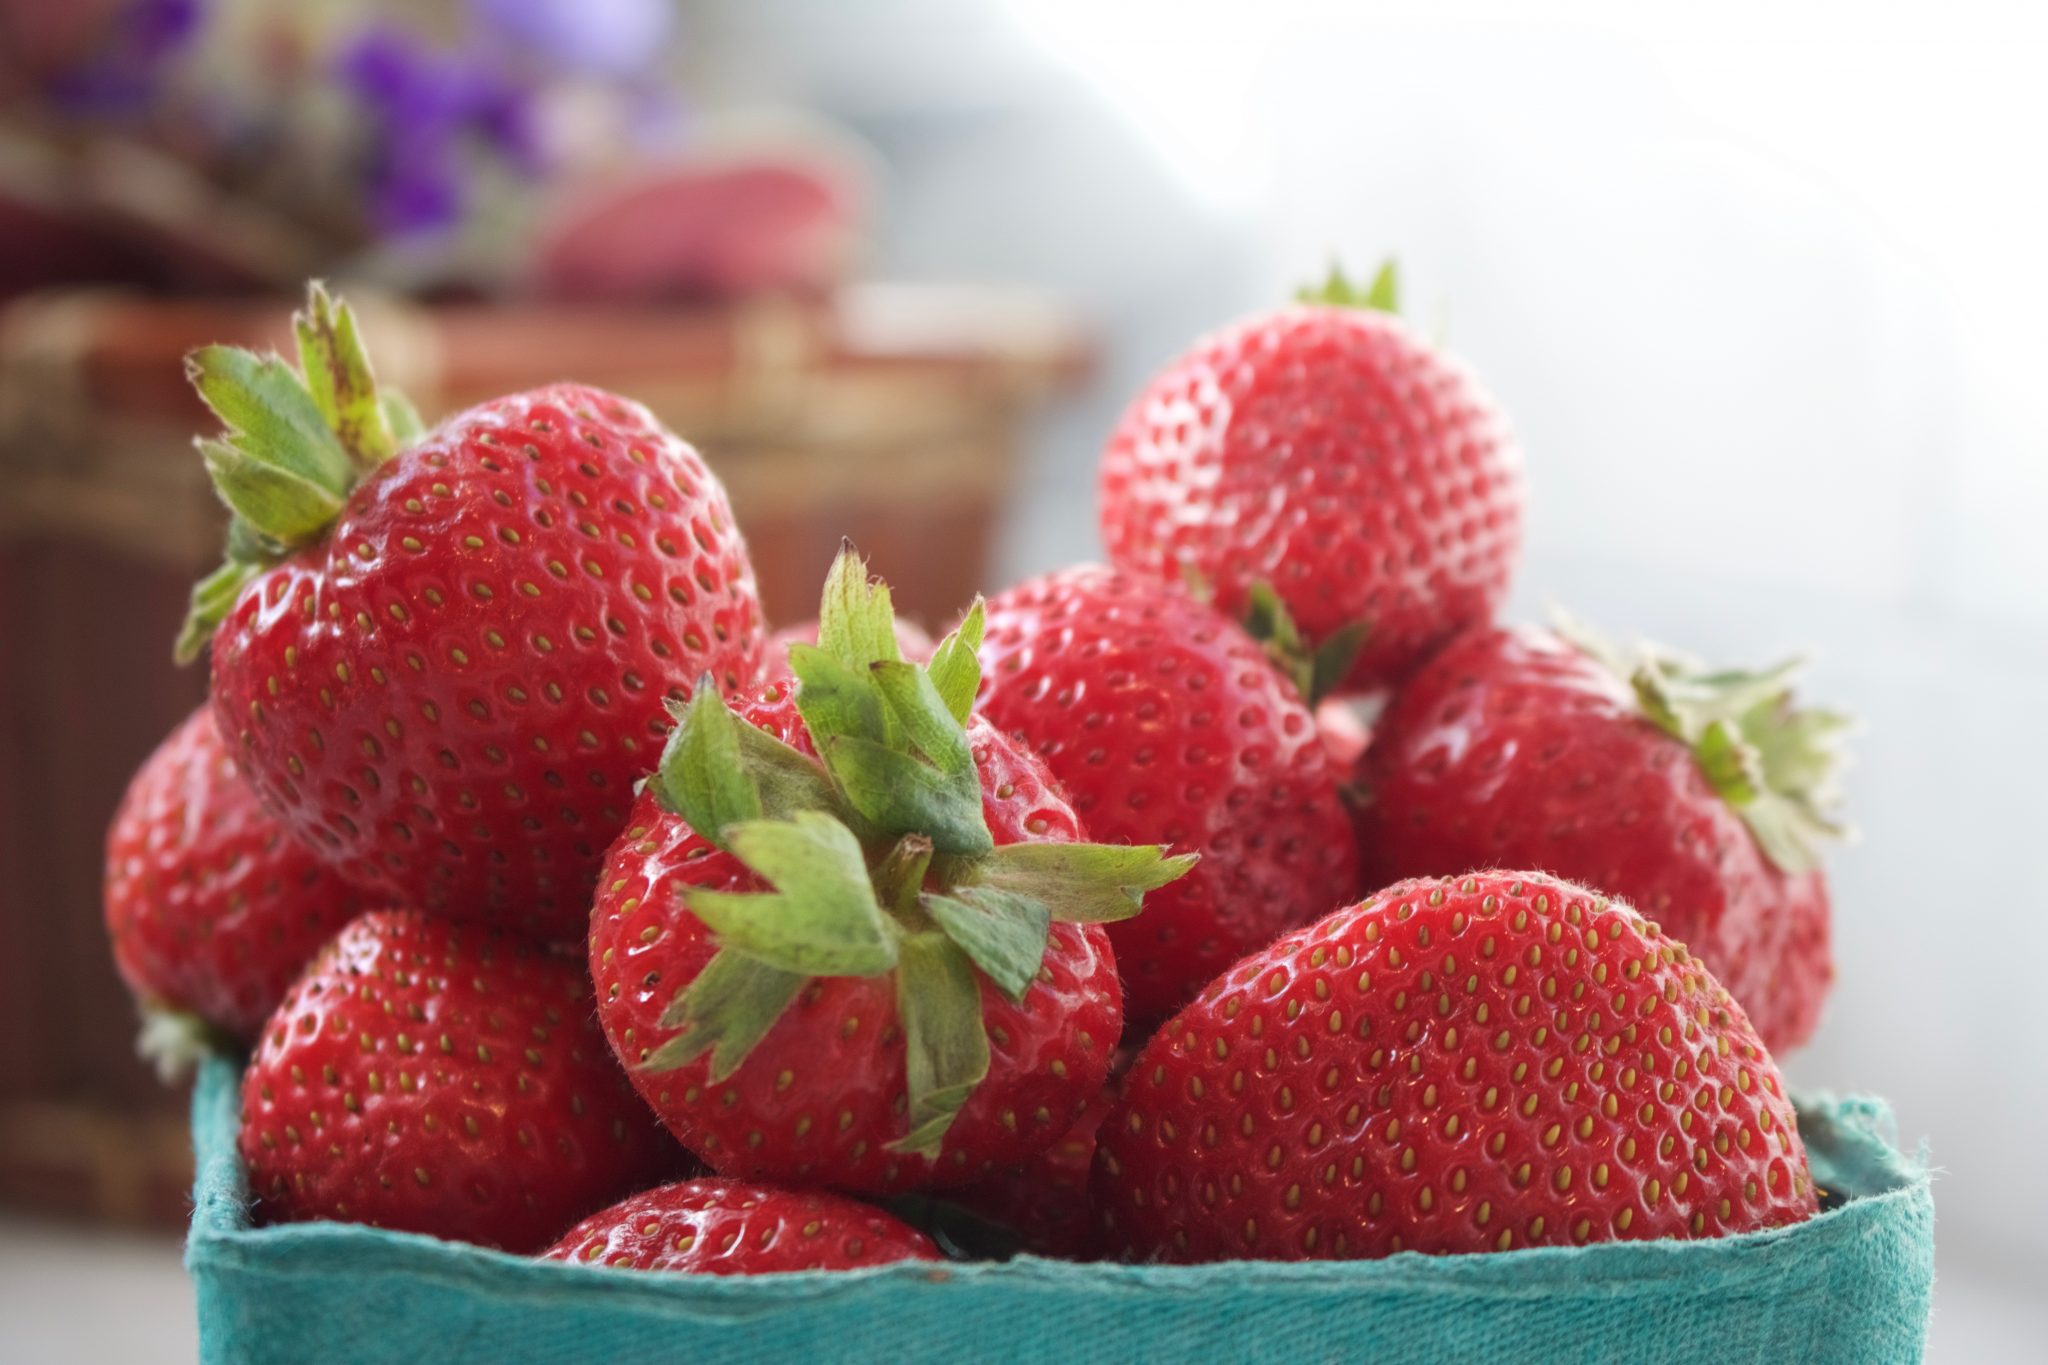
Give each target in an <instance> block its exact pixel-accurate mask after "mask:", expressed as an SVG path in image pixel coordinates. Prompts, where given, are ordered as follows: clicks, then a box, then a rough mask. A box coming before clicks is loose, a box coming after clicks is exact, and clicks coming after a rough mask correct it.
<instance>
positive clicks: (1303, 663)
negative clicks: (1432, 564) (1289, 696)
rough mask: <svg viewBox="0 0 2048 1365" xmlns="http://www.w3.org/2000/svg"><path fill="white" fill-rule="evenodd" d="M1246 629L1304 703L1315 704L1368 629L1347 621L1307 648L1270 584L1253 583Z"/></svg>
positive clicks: (1332, 687) (1338, 681) (1340, 678)
mask: <svg viewBox="0 0 2048 1365" xmlns="http://www.w3.org/2000/svg"><path fill="white" fill-rule="evenodd" d="M1243 624H1244V629H1245V633H1246V634H1247V635H1249V636H1251V637H1252V639H1254V640H1255V641H1257V642H1258V644H1259V647H1260V648H1261V649H1263V650H1265V652H1266V657H1267V658H1268V659H1269V660H1271V661H1272V664H1273V667H1275V668H1277V669H1278V670H1280V673H1281V674H1282V676H1284V677H1285V678H1286V679H1287V680H1288V681H1289V682H1291V683H1293V684H1294V690H1295V691H1296V692H1298V693H1300V694H1301V698H1302V700H1303V701H1305V702H1307V703H1308V704H1309V705H1310V706H1314V705H1315V704H1316V703H1317V702H1319V701H1321V700H1322V699H1323V698H1325V697H1327V696H1329V695H1330V694H1331V693H1332V692H1335V691H1336V690H1337V689H1338V688H1339V687H1341V686H1342V685H1343V683H1344V678H1345V675H1346V674H1348V673H1349V672H1350V671H1351V665H1352V664H1353V662H1355V661H1356V660H1357V658H1358V655H1359V651H1361V650H1363V649H1364V648H1365V641H1366V637H1367V636H1368V635H1370V634H1371V633H1372V628H1371V626H1370V625H1369V624H1368V623H1367V622H1364V621H1352V622H1349V623H1347V624H1345V625H1343V626H1340V627H1338V628H1337V629H1336V630H1333V631H1331V632H1330V633H1329V634H1328V635H1327V636H1325V637H1323V639H1322V640H1321V641H1319V642H1318V643H1316V644H1315V645H1313V646H1311V645H1310V643H1309V641H1308V638H1307V637H1306V636H1304V635H1303V634H1302V633H1301V629H1300V627H1298V626H1297V625H1295V623H1294V616H1293V613H1291V612H1289V611H1288V610H1287V604H1286V603H1285V602H1283V601H1281V600H1280V594H1279V593H1277V592H1275V591H1274V590H1273V585H1272V584H1270V583H1264V582H1260V583H1254V584H1252V585H1251V588H1250V589H1249V590H1248V592H1247V593H1246V606H1245V614H1244V622H1243Z"/></svg>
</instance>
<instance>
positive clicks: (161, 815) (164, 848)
mask: <svg viewBox="0 0 2048 1365" xmlns="http://www.w3.org/2000/svg"><path fill="white" fill-rule="evenodd" d="M105 886H106V898H105V899H106V916H107V933H108V935H109V936H110V937H111V938H112V939H113V943H114V965H115V966H116V967H117V968H118V969H119V970H120V973H121V979H122V980H123V981H124V982H126V983H127V985H128V989H129V990H130V991H131V992H132V993H133V994H134V996H135V999H136V1001H137V1003H138V1004H139V1005H140V1006H141V1007H142V1011H143V1019H144V1024H143V1032H142V1041H141V1046H142V1050H143V1052H144V1053H145V1055H148V1056H151V1057H153V1058H154V1059H155V1060H156V1061H157V1062H158V1063H159V1066H160V1067H161V1068H162V1069H163V1070H164V1071H165V1072H166V1073H167V1074H175V1073H176V1072H177V1071H178V1070H180V1069H182V1068H183V1066H184V1065H185V1064H187V1063H188V1062H189V1061H190V1060H191V1059H192V1057H193V1055H194V1054H195V1053H196V1051H198V1050H199V1049H201V1048H203V1047H204V1046H205V1044H206V1042H207V1041H208V1039H209V1036H210V1035H213V1034H216V1033H219V1034H225V1035H226V1036H227V1037H228V1038H231V1039H234V1040H238V1041H241V1042H247V1041H249V1040H251V1039H253V1038H255V1036H256V1034H257V1032H258V1030H260V1029H261V1028H262V1027H263V1021H264V1020H266V1019H268V1018H269V1017H270V1012H271V1011H272V1010H274V1009H276V1008H277V1002H278V1001H280V1000H282V999H283V998H284V993H285V990H286V989H287V988H288V987H289V986H290V985H291V984H292V980H293V978H295V977H296V976H298V974H299V970H300V968H302V967H304V966H305V965H306V961H307V959H308V958H310V957H312V956H313V954H314V953H315V952H317V951H319V948H320V945H321V944H323V943H325V942H326V941H327V940H328V939H330V938H332V937H333V936H334V934H335V932H336V931H337V930H339V929H340V928H341V926H342V925H344V924H346V923H348V921H349V920H350V919H352V918H354V917H355V915H356V912H357V911H359V910H360V909H362V902H363V897H362V894H361V893H360V892H358V891H356V890H355V889H354V888H352V887H350V886H349V885H348V884H347V883H345V882H343V881H342V880H341V879H340V878H339V877H336V876H335V875H334V874H333V873H332V872H330V871H328V870H327V869H326V868H325V867H324V866H323V865H322V864H321V862H320V860H319V859H317V858H315V857H314V856H313V855H312V854H311V853H309V852H308V851H307V850H305V849H303V848H301V847H300V846H299V845H297V844H295V843H293V842H292V841H291V840H290V839H289V838H287V837H286V836H285V833H284V831H283V830H282V829H280V828H279V827H278V824H277V822H276V821H275V820H273V819H271V818H270V817H269V816H268V815H266V814H264V812H263V809H262V807H260V806H258V805H257V804H256V796H255V793H253V792H251V791H250V790H249V787H248V784H247V783H245V782H243V781H242V779H241V777H240V775H239V774H237V773H236V771H235V760H234V759H233V758H232V757H231V756H230V755H229V754H228V753H227V751H226V750H225V749H223V748H222V747H221V742H220V736H219V733H218V732H217V731H216V730H215V729H214V724H213V713H212V711H210V710H208V709H207V708H206V707H204V706H202V707H200V708H199V709H198V710H197V711H195V712H193V713H192V714H191V715H190V716H188V717H187V718H186V719H185V720H184V721H183V722H182V723H181V724H180V725H179V726H178V728H177V729H175V730H173V731H171V733H170V735H169V736H168V737H167V738H166V739H165V740H164V742H163V743H162V744H161V745H159V746H158V747H157V750H156V752H155V753H153V754H151V755H150V756H149V758H148V760H147V761H145V762H144V763H143V765H142V767H141V768H140V769H138V770H137V772H136V774H135V778H134V780H133V781H132V782H130V783H129V784H128V793H127V795H125V796H123V797H122V798H121V805H120V808H119V809H118V810H116V811H115V812H114V821H113V824H112V826H111V827H110V828H109V829H108V830H107V863H106V884H105Z"/></svg>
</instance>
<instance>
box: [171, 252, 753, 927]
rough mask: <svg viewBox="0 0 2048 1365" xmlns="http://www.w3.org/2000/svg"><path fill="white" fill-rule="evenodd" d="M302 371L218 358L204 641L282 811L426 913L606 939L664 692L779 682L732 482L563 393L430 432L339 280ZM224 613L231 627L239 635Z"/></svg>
mask: <svg viewBox="0 0 2048 1365" xmlns="http://www.w3.org/2000/svg"><path fill="white" fill-rule="evenodd" d="M298 326H299V351H300V363H301V365H302V367H303V368H304V371H305V373H304V376H303V377H301V376H300V375H299V374H296V373H294V372H293V371H292V370H291V369H290V368H288V367H287V366H286V365H285V364H284V362H283V361H281V360H279V359H277V358H276V357H270V358H259V357H257V356H254V355H251V354H249V353H248V352H245V351H237V350H234V349H232V348H228V347H221V346H211V347H206V348H203V349H201V350H199V351H196V352H194V353H193V355H192V357H191V360H190V362H189V363H190V368H191V371H192V375H193V380H194V383H195V384H196V385H197V386H198V388H199V391H200V393H201V394H202V395H203V396H204V397H205V398H206V400H207V401H208V403H209V404H211V405H212V407H213V409H214V410H215V411H216V412H217V413H219V414H220V416H221V417H222V419H223V420H224V421H225V422H226V423H227V424H228V426H229V428H230V431H229V434H228V435H226V436H225V437H224V438H223V439H221V440H217V441H202V442H201V443H200V446H201V450H202V451H203V453H204V454H205V456H206V459H207V463H208V466H209V468H210V469H211V470H212V473H213V477H214V481H215V484H216V486H217V487H218V488H219V489H220V491H221V494H222V497H223V498H224V499H225V500H226V501H227V503H228V504H229V506H230V507H231V508H233V509H234V511H235V514H236V516H235V524H234V528H233V530H232V531H231V532H230V534H229V537H228V555H229V558H228V563H227V564H226V565H225V566H224V567H223V568H222V569H221V570H220V571H219V572H218V573H216V574H215V575H214V576H213V577H211V578H209V579H208V580H207V581H206V582H204V583H202V584H201V585H200V586H199V587H198V588H197V589H196V590H195V592H194V602H193V614H192V617H191V619H190V620H189V621H188V622H187V625H186V631H185V635H184V636H183V638H182V639H181V641H180V645H181V649H182V650H183V651H184V652H185V653H187V654H192V653H196V652H197V650H198V649H199V648H200V646H201V645H203V644H204V643H205V641H206V639H207V638H208V637H209V636H211V637H212V639H213V693H214V709H215V714H216V716H218V718H219V720H220V725H221V733H222V735H223V737H224V738H226V739H227V740H228V741H229V745H230V747H231V748H234V749H236V750H237V752H238V753H239V754H241V755H242V757H243V768H244V771H245V772H246V773H247V775H248V777H249V780H250V782H251V783H252V785H254V786H255V788H256V790H257V794H258V796H259V797H260V798H261V799H262V800H263V802H264V804H265V806H266V807H268V808H269V809H270V810H272V811H273V812H275V813H276V814H277V816H278V818H279V819H280V821H281V822H282V823H283V824H284V825H285V827H286V828H287V829H288V830H290V831H291V832H292V834H293V835H295V836H296V837H298V838H299V839H301V840H302V841H304V842H307V843H308V844H310V845H313V846H315V847H316V849H317V851H319V852H320V853H321V854H322V856H323V857H325V858H326V859H327V860H328V861H329V862H330V863H332V864H333V865H334V866H336V867H337V868H339V869H340V870H341V871H342V872H343V874H344V875H346V876H347V877H349V878H350V879H351V880H354V881H356V882H358V883H359V884H361V885H363V886H365V887H368V888H371V889H373V890H376V891H379V892H382V893H384V894H387V895H389V896H390V897H391V898H393V899H395V900H397V901H399V902H401V903H404V904H408V905H414V906H418V907H419V908H421V909H424V910H430V911H435V912H444V913H451V914H458V915H477V916H485V917H488V918H491V919H493V920H496V921H499V922H503V923H505V924H508V925H512V926H516V927H518V928H520V929H522V930H526V931H530V932H534V933H539V934H543V935H548V936H555V937H580V936H581V934H582V932H583V922H584V915H585V913H586V912H587V911H588V909H589V896H590V888H591V884H592V881H593V879H594V877H595V876H596V872H597V868H598V865H599V863H600V862H601V861H602V859H603V855H604V849H605V847H606V845H607V844H609V842H610V841H611V839H612V838H613V836H615V835H616V834H617V833H618V831H619V830H620V828H622V827H623V826H624V824H625V819H626V810H627V808H628V806H629V805H630V804H631V801H632V784H633V782H634V780H635V779H636V778H638V777H639V776H640V775H641V774H642V773H644V772H645V771H646V769H647V767H648V765H649V764H650V763H651V762H652V760H653V758H654V756H655V754H656V753H657V752H659V749H660V744H661V737H662V735H663V734H664V733H665V731H666V728H667V719H666V717H665V716H664V714H663V710H662V703H663V700H664V698H676V697H681V696H684V695H685V694H686V693H687V692H688V690H689V687H690V685H691V684H692V683H693V682H694V681H695V679H696V678H697V677H698V676H699V675H700V674H706V673H708V674H709V675H710V676H711V677H712V678H713V679H714V680H716V681H717V682H718V683H719V684H720V685H722V686H727V687H737V686H739V685H740V684H741V683H742V682H744V681H745V680H747V679H749V678H751V677H752V676H753V675H754V671H755V669H756V668H757V667H758V666H759V650H760V639H761V624H760V604H759V601H758V600H757V598H756V595H755V592H754V580H753V571H752V569H751V567H750V566H749V564H748V562H747V553H746V547H745V545H744V544H743V543H742V542H741V540H740V536H739V533H738V531H737V530H736V529H734V526H733V523H732V514H731V511H730V510H729V508H728V507H727V505H726V500H725V493H724V490H723V489H722V488H721V487H720V486H719V484H718V481H717V479H716V478H714V477H713V476H712V474H711V472H710V471H709V470H708V469H706V468H705V466H704V462H703V461H702V460H701V459H700V458H699V457H698V455H697V453H696V452H695V451H693V450H692V449H690V447H689V446H687V445H685V444H684V443H683V442H681V441H679V440H677V439H676V438H675V437H674V436H673V435H671V434H670V433H669V432H668V431H666V430H664V429H663V428H662V427H661V425H660V424H659V423H657V422H656V421H655V420H654V418H653V417H652V416H650V415H649V414H648V412H647V411H646V409H644V408H641V407H639V406H638V405H637V404H633V403H629V402H627V401H626V400H624V399H621V398H616V397H614V396H612V395H610V394H607V393H603V392H601V391H599V390H596V389H589V388H584V387H580V386H577V385H570V384H562V385H556V386H553V387H551V388H544V389H538V390H535V391H533V392H531V393H524V394H517V395H514V396H511V397H507V398H501V399H497V400H495V401H493V402H489V403H485V404H483V405H481V406H479V407H476V408H473V409H471V410H470V411H468V412H466V413H463V414H461V415H460V416H458V417H455V418H453V419H451V420H450V421H448V422H446V423H444V424H443V425H441V426H440V427H437V428H435V429H434V430H432V431H430V432H426V433H425V434H421V433H419V431H418V427H417V419H416V418H413V417H411V416H410V410H409V409H403V408H402V405H400V404H394V403H393V402H392V401H391V399H390V397H389V396H388V395H387V396H386V398H385V399H383V400H382V401H380V400H379V398H378V397H377V394H376V389H375V383H374V380H373V379H372V378H371V375H370V371H369V365H368V362H367V360H366V359H365V357H364V355H363V352H362V349H361V346H360V344H359V343H358V342H357V339H356V335H355V326H354V323H353V321H352V319H351V318H350V316H349V313H348V310H347V309H346V308H340V307H336V306H334V305H331V304H330V303H329V301H328V299H327V297H326V295H325V294H324V293H322V292H321V291H320V289H319V288H318V287H317V286H315V288H314V289H313V291H312V299H311V303H310V305H309V307H308V309H307V311H306V312H304V313H302V314H300V316H299V318H298ZM216 624H217V625H218V631H217V633H216V630H215V628H216Z"/></svg>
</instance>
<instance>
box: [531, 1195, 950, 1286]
mask: <svg viewBox="0 0 2048 1365" xmlns="http://www.w3.org/2000/svg"><path fill="white" fill-rule="evenodd" d="M544 1255H546V1257H547V1258H548V1259H549V1260H551V1261H576V1262H579V1263H583V1264H588V1265H605V1266H618V1267H622V1268H624V1269H628V1270H673V1271H679V1272H682V1273H684V1274H696V1275H762V1274H767V1273H769V1272H771V1271H780V1270H855V1269H858V1268H860V1267H862V1266H871V1265H882V1264H884V1263H885V1262H888V1261H936V1260H938V1259H939V1252H938V1248H937V1247H935V1246H933V1245H932V1239H931V1238H929V1237H927V1236H925V1235H924V1234H923V1233H921V1232H919V1231H918V1230H917V1229H916V1228H913V1227H911V1226H910V1225H909V1224H907V1223H904V1222H902V1221H901V1220H899V1219H896V1218H892V1217H890V1216H889V1215H888V1214H886V1213H883V1212H882V1211H881V1210H880V1209H874V1208H869V1207H868V1206H867V1205H866V1204H862V1203H858V1202H856V1201H854V1200H851V1199H847V1198H845V1197H844V1196H841V1195H836V1194H823V1193H820V1192H819V1191H817V1190H783V1189H777V1188H776V1187H775V1186H773V1185H751V1184H748V1183H746V1182H744V1181H739V1180H685V1181H683V1182H681V1183H680V1184H675V1185H663V1186H661V1187H660V1188H659V1189H653V1190H648V1191H647V1192H646V1193H644V1194H636V1195H634V1196H632V1197H631V1198H629V1199H623V1200H620V1201H619V1202H618V1203H616V1204H614V1205H612V1206H611V1207H610V1208H608V1209H605V1210H604V1211H603V1212H601V1213H593V1214H591V1215H590V1217H588V1218H586V1219H584V1220H583V1221H582V1222H581V1223H578V1224H577V1225H576V1227H575V1229H574V1230H573V1231H571V1232H570V1233H569V1235H568V1236H566V1237H564V1238H563V1239H562V1240H561V1241H559V1242H557V1243H555V1244H554V1245H553V1246H551V1247H549V1248H548V1249H547V1251H546V1252H545V1253H544Z"/></svg>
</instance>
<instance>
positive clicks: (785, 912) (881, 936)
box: [685, 811, 896, 976]
mask: <svg viewBox="0 0 2048 1365" xmlns="http://www.w3.org/2000/svg"><path fill="white" fill-rule="evenodd" d="M726 840H727V842H728V843H729V844H730V846H731V848H732V851H733V854H734V856H736V857H737V858H738V859H739V860H740V861H741V862H742V863H744V864H746V866H747V867H748V868H749V869H751V870H752V871H753V872H754V873H755V874H756V875H758V876H759V877H761V878H762V880H764V881H766V882H767V883H768V884H769V885H770V886H772V887H774V888H775V889H774V891H773V892H771V893H767V894H763V893H759V892H754V893H733V892H724V891H703V890H697V891H691V892H689V893H688V894H687V896H686V897H685V901H686V903H687V904H688V906H689V908H690V913H691V914H693V915H695V916H696V917H697V918H698V919H700V920H703V921H704V923H705V924H707V925H709V926H710V928H711V931H712V933H713V934H715V935H716V936H717V938H718V941H719V944H720V945H721V946H722V947H724V948H727V949H729V950H731V951H733V952H737V953H739V954H741V955H742V956H744V957H751V958H753V959H754V960H755V961H757V962H761V963H764V964H766V965H767V966H770V967H779V968H781V969H782V970H783V971H787V972H798V973H801V974H802V975H804V976H874V975H877V974H878V973H881V972H886V971H888V970H889V969H890V968H891V967H893V966H895V965H896V940H895V937H894V935H893V932H892V928H891V922H890V921H889V920H888V919H887V918H886V917H885V916H884V915H883V913H882V907H881V906H880V905H879V904H877V903H876V900H875V888H874V885H873V883H872V882H871V881H870V880H869V878H868V866H867V859H866V855H865V854H864V852H863V851H862V849H861V845H860V841H859V840H858V839H856V838H855V837H854V836H853V832H852V831H851V830H849V829H847V828H846V826H845V825H842V824H840V823H839V822H838V821H837V820H835V819H833V818H832V817H831V816H829V815H820V814H818V813H817V812H815V811H805V812H803V813H801V814H799V815H798V816H797V817H796V818H795V819H794V820H753V821H749V822H748V823H746V824H742V825H735V826H733V827H732V828H730V829H728V830H727V831H726Z"/></svg>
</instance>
